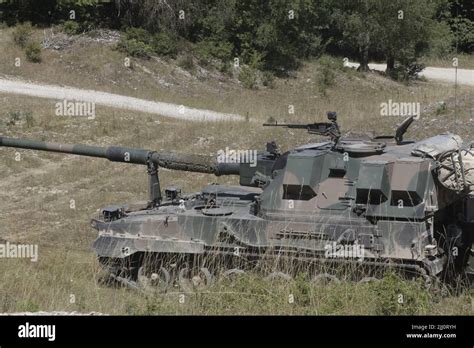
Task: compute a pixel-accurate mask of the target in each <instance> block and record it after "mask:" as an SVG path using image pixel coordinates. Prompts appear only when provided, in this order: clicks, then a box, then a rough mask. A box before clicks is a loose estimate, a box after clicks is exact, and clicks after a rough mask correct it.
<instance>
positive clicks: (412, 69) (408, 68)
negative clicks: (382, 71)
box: [387, 62, 425, 82]
mask: <svg viewBox="0 0 474 348" xmlns="http://www.w3.org/2000/svg"><path fill="white" fill-rule="evenodd" d="M424 68H425V66H424V65H423V64H418V63H417V62H407V63H405V64H397V65H395V67H394V68H393V69H390V70H387V75H388V76H389V77H390V78H391V79H393V80H396V81H401V82H408V81H410V80H414V79H416V78H418V74H419V73H420V72H421V71H422V70H423V69H424Z"/></svg>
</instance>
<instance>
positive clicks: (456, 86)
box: [453, 0, 459, 131]
mask: <svg viewBox="0 0 474 348" xmlns="http://www.w3.org/2000/svg"><path fill="white" fill-rule="evenodd" d="M455 37H456V57H455V58H454V59H453V65H454V127H453V131H454V130H455V129H456V126H457V123H458V65H459V61H458V38H459V0H456V34H455Z"/></svg>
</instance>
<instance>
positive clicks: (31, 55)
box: [25, 41, 41, 63]
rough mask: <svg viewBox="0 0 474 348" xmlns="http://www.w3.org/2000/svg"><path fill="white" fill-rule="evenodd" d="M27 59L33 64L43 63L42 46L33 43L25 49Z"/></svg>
mask: <svg viewBox="0 0 474 348" xmlns="http://www.w3.org/2000/svg"><path fill="white" fill-rule="evenodd" d="M25 54H26V59H27V60H29V61H30V62H33V63H40V62H41V45H40V44H39V43H38V42H35V41H31V42H29V43H28V44H27V45H26V47H25Z"/></svg>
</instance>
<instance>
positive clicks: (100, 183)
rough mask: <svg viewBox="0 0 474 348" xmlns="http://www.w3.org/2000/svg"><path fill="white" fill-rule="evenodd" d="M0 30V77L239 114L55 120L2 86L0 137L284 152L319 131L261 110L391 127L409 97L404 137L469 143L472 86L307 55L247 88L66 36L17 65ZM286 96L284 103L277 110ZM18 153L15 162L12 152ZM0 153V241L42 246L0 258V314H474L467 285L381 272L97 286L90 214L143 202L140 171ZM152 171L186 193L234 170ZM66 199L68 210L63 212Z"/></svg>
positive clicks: (100, 110) (356, 129) (116, 113)
mask: <svg viewBox="0 0 474 348" xmlns="http://www.w3.org/2000/svg"><path fill="white" fill-rule="evenodd" d="M9 30H10V29H3V30H0V49H1V50H2V52H3V54H4V56H5V57H6V59H2V60H1V61H0V74H3V75H7V76H15V77H19V78H23V79H29V80H33V81H39V82H47V83H52V84H64V85H70V86H74V87H82V88H91V89H97V90H102V91H110V92H114V93H120V94H125V95H130V96H136V97H141V98H147V99H151V100H159V101H167V102H176V103H179V104H184V105H187V106H193V107H201V108H206V109H211V110H216V111H223V112H230V113H237V114H241V115H244V116H248V121H246V122H216V123H193V122H185V121H178V120H170V119H165V118H162V117H159V116H155V115H149V114H142V113H131V112H128V111H123V110H117V109H112V108H105V107H100V106H97V107H96V118H95V119H94V120H87V119H86V118H81V117H69V118H68V117H59V116H55V114H54V105H55V103H56V102H57V101H55V100H45V99H36V98H27V97H23V96H14V95H7V94H5V95H0V100H1V103H0V123H1V127H2V132H1V133H2V135H4V136H13V137H28V138H33V139H37V140H47V141H54V142H65V143H87V144H97V145H104V146H105V145H124V146H132V147H143V148H149V149H153V150H156V151H170V150H172V151H177V152H181V153H199V154H209V155H215V154H216V152H217V150H219V149H224V148H225V147H226V146H228V147H229V148H239V149H240V148H241V149H261V148H263V147H264V146H265V142H266V141H271V140H275V141H276V142H277V143H278V144H279V145H280V147H281V148H282V149H283V150H285V149H289V148H292V147H294V146H296V145H299V144H304V143H307V142H317V141H319V140H321V139H320V138H318V137H316V136H311V135H308V134H306V133H305V132H303V131H296V130H285V129H276V128H264V127H261V126H260V124H261V123H263V122H264V121H266V120H268V119H269V118H270V117H273V118H274V119H276V120H279V121H287V122H314V121H322V120H324V119H325V112H326V111H329V110H335V111H337V112H338V114H339V121H340V125H341V127H342V130H343V132H344V133H348V132H352V133H363V132H367V131H370V130H374V131H376V133H377V134H383V133H386V134H387V133H388V134H393V132H394V130H395V126H396V124H397V123H399V122H400V121H401V120H402V119H401V118H399V117H382V116H380V104H381V103H383V102H388V101H389V100H390V99H391V100H392V101H400V102H419V103H420V105H421V110H422V114H421V119H420V120H419V121H417V122H416V123H415V124H414V125H413V126H412V128H411V129H410V131H409V132H408V134H407V136H408V137H412V138H422V137H424V136H428V135H432V134H437V133H441V132H446V131H452V132H454V133H457V134H459V135H461V136H462V137H463V138H465V139H471V140H474V139H472V131H471V130H472V127H473V126H474V115H473V112H474V98H473V92H474V89H473V88H468V87H464V86H460V87H459V88H458V91H457V96H458V97H457V101H456V107H455V100H454V89H453V87H452V86H450V85H443V84H433V83H429V82H423V81H419V82H416V83H412V84H410V85H404V84H400V83H397V82H394V81H391V80H388V79H386V78H385V77H383V76H381V75H378V74H367V75H363V74H359V73H357V72H355V71H352V70H345V69H342V68H339V67H336V66H335V65H334V63H328V62H327V60H322V61H310V62H306V63H305V64H304V66H303V67H302V69H301V70H300V71H298V73H297V74H296V76H295V77H292V78H286V79H277V80H276V83H275V87H274V88H260V89H258V90H248V89H245V88H243V87H241V86H240V85H239V83H238V81H237V80H236V79H235V78H232V77H230V76H228V75H225V74H221V73H219V72H217V71H215V70H213V69H212V68H202V69H201V68H197V71H201V73H194V74H191V73H189V72H186V71H184V70H183V69H181V68H179V67H178V66H177V62H176V61H174V60H168V61H164V60H158V59H152V60H150V61H140V60H138V61H135V60H134V61H133V62H132V66H133V68H132V69H129V68H125V67H124V66H123V59H124V58H125V56H124V55H122V54H121V53H119V52H117V51H115V50H113V49H112V48H111V47H107V46H104V45H96V44H90V45H73V46H72V47H70V48H68V49H66V50H65V51H59V52H56V51H50V50H44V51H43V62H42V63H40V64H34V63H27V62H25V63H24V64H23V65H22V67H20V68H15V67H13V65H12V64H11V62H10V60H13V59H14V57H16V56H21V55H22V52H21V51H20V50H18V49H17V48H16V47H15V46H14V45H13V44H12V43H11V40H10V37H9ZM36 35H37V36H38V37H40V36H41V35H42V32H37V33H36ZM204 72H205V73H204ZM163 81H165V82H166V83H168V84H169V85H166V84H165V83H164V82H163ZM290 106H293V107H294V110H295V112H294V113H289V112H288V111H289V107H290ZM455 110H456V111H457V117H456V120H457V124H455V123H454V121H455V117H454V113H455ZM17 152H18V153H19V154H20V156H21V160H20V161H16V160H15V157H16V155H17ZM0 161H1V163H3V165H2V166H0V176H1V178H2V180H0V209H1V211H2V214H1V216H0V239H5V240H8V241H10V242H21V243H37V244H39V253H40V256H39V260H38V262H36V263H33V262H30V261H28V260H14V259H1V260H0V272H1V274H2V275H3V276H2V278H1V281H0V306H1V308H0V312H15V311H36V310H48V311H52V310H58V311H60V310H66V311H80V312H90V311H98V312H103V313H110V314H165V313H166V314H170V313H171V314H174V313H180V314H181V313H182V314H472V309H473V308H472V293H469V292H468V291H467V290H465V291H457V292H456V294H451V296H447V297H441V296H439V295H438V294H437V293H435V292H433V291H429V290H425V289H423V288H422V287H421V286H420V284H418V283H417V282H406V281H402V280H401V279H399V278H398V277H396V276H394V275H393V274H387V275H386V276H385V278H384V280H383V281H382V282H380V283H376V284H353V283H351V282H342V283H341V284H339V285H329V286H326V287H321V286H315V285H310V284H308V282H306V281H305V280H304V279H303V278H301V279H299V278H298V279H295V280H293V281H290V282H287V283H281V284H270V283H269V282H267V281H264V280H262V279H260V277H258V276H256V275H248V276H246V277H243V278H242V279H239V280H237V281H235V282H232V283H229V282H226V281H225V280H221V281H218V283H217V284H216V285H215V286H214V287H213V288H211V289H210V291H209V292H206V293H197V294H187V295H185V301H184V303H180V301H179V300H180V294H181V293H180V292H179V291H178V289H176V290H175V291H172V292H171V293H169V294H166V295H156V296H149V295H146V294H139V293H137V292H134V291H130V290H127V289H116V288H110V287H107V286H104V285H100V284H99V283H98V282H97V279H98V277H99V267H98V263H97V261H96V260H95V257H94V254H93V252H92V250H91V247H90V246H91V243H92V241H93V240H94V238H95V233H94V232H93V230H92V229H91V228H90V226H89V220H90V218H91V217H94V216H97V215H98V209H99V208H100V207H103V206H106V205H109V204H112V203H123V202H133V201H137V200H145V199H146V195H147V192H146V190H147V186H146V180H147V177H146V172H145V168H144V167H140V166H131V165H125V164H117V163H110V162H107V161H105V160H101V159H89V158H80V157H74V156H64V155H58V154H50V153H38V152H33V151H24V150H16V149H8V148H2V149H0ZM160 178H161V181H162V185H163V186H168V185H177V186H180V187H182V189H183V191H184V192H186V191H187V192H189V191H196V190H199V189H200V188H201V187H202V186H203V185H205V184H208V183H212V182H218V183H234V184H235V183H237V179H236V178H230V177H220V178H217V177H213V176H209V175H205V174H193V173H181V172H172V171H168V170H162V171H161V176H160ZM71 199H73V200H74V201H75V209H71V208H70V201H71ZM399 294H402V295H403V296H404V298H405V301H404V302H403V303H398V295H399ZM71 295H74V298H75V303H71ZM290 295H293V297H294V302H293V303H290V301H289V296H290Z"/></svg>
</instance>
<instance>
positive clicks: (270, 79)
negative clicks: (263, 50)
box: [262, 71, 275, 88]
mask: <svg viewBox="0 0 474 348" xmlns="http://www.w3.org/2000/svg"><path fill="white" fill-rule="evenodd" d="M262 85H264V86H265V87H268V88H274V87H275V76H273V73H272V72H270V71H264V72H263V74H262Z"/></svg>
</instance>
